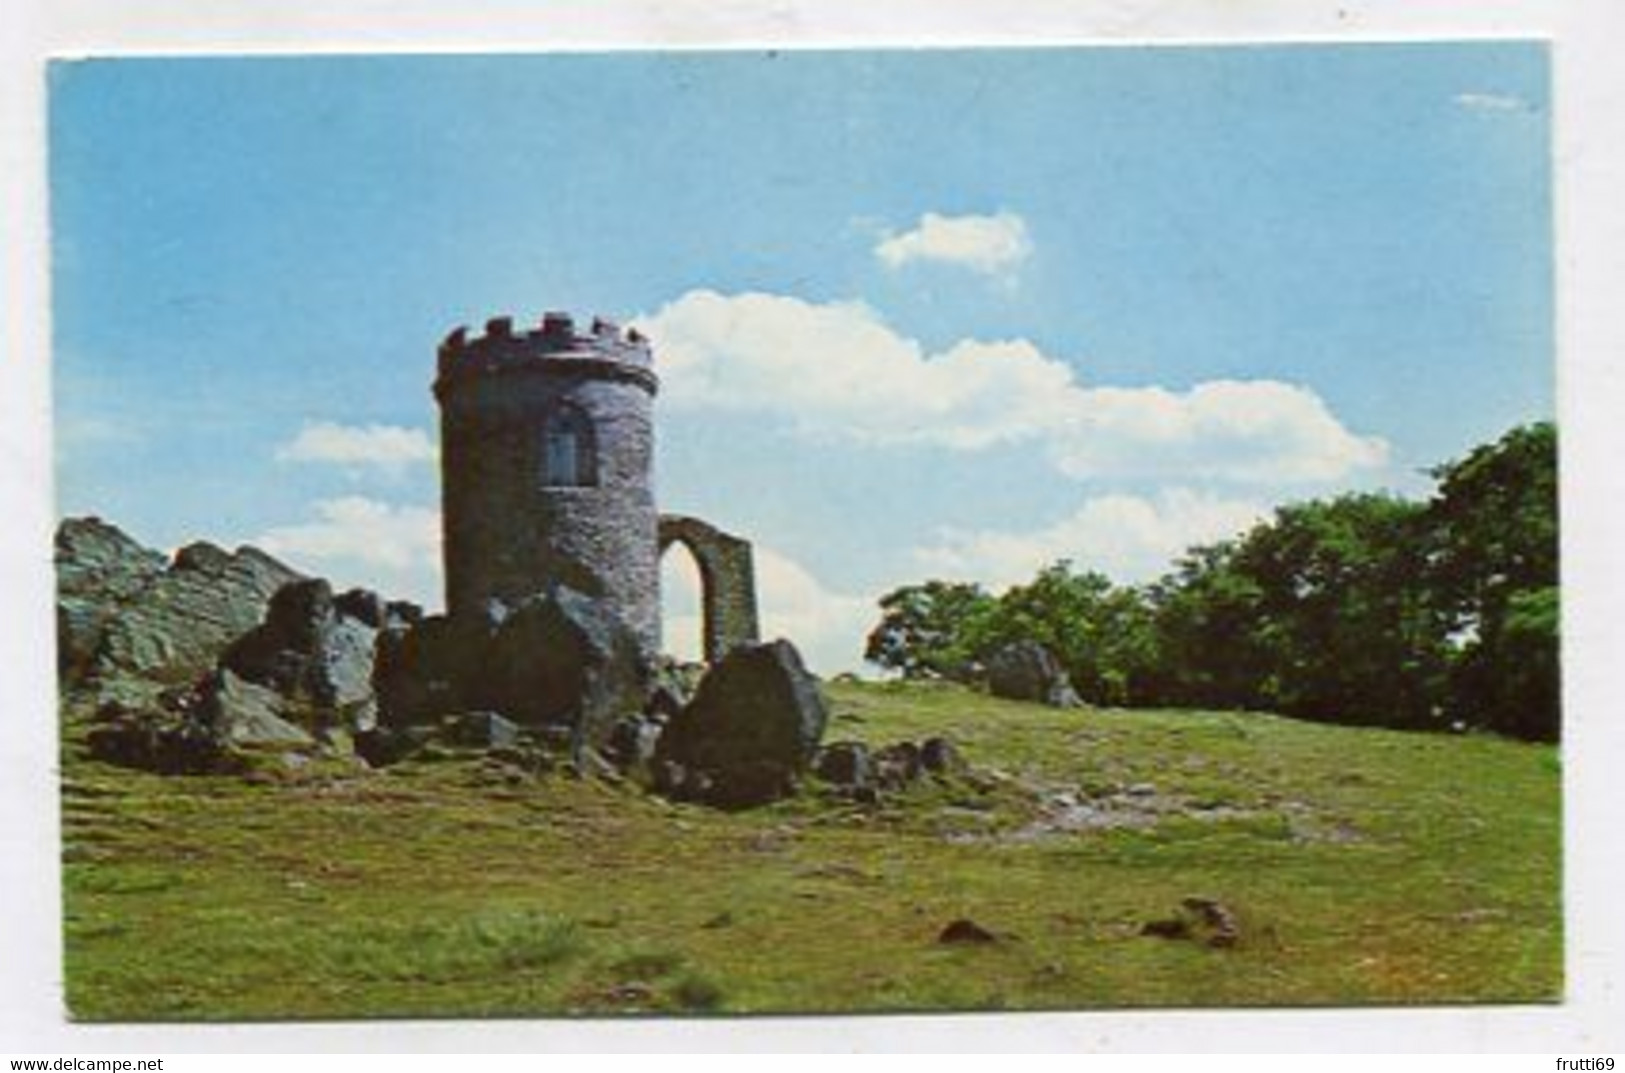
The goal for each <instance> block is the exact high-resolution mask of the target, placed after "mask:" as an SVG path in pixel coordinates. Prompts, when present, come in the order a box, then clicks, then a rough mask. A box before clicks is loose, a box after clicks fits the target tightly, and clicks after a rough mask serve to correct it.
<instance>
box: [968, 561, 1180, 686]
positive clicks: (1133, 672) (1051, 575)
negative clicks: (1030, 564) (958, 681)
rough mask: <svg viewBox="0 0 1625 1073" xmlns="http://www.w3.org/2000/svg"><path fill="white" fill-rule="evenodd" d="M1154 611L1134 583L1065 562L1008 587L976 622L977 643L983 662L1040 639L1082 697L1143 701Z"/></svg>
mask: <svg viewBox="0 0 1625 1073" xmlns="http://www.w3.org/2000/svg"><path fill="white" fill-rule="evenodd" d="M1151 625H1152V623H1151V614H1150V608H1149V607H1148V605H1147V604H1146V602H1145V599H1144V597H1143V596H1142V595H1141V594H1140V593H1139V592H1138V591H1136V590H1134V589H1131V588H1120V587H1118V586H1115V585H1113V584H1112V583H1111V581H1110V580H1109V579H1107V578H1106V576H1105V575H1103V574H1100V573H1096V572H1094V571H1084V572H1082V573H1079V572H1076V571H1074V570H1073V568H1072V564H1071V563H1070V562H1068V561H1066V560H1062V561H1061V562H1058V563H1055V564H1054V565H1052V566H1049V567H1046V568H1045V569H1043V570H1041V571H1040V572H1039V574H1038V576H1037V577H1035V578H1034V579H1033V580H1032V581H1030V582H1028V583H1027V584H1025V585H1018V586H1016V587H1015V588H1012V589H1010V590H1009V591H1008V592H1006V593H1005V594H1004V595H1003V596H1001V597H999V599H998V600H997V601H996V602H995V603H994V604H993V606H992V608H991V610H990V611H989V612H988V613H987V614H986V615H985V616H983V617H981V618H980V619H978V620H977V622H976V623H975V624H974V626H973V629H972V631H971V633H972V648H973V649H974V650H975V652H976V653H977V654H978V656H979V657H980V658H982V659H986V658H987V656H988V655H990V654H991V653H993V652H994V651H996V650H998V649H999V648H1000V647H1002V646H1003V645H1006V644H1010V643H1012V642H1015V641H1037V642H1038V643H1040V644H1042V645H1044V647H1046V648H1048V649H1049V650H1050V651H1051V652H1052V653H1054V654H1055V657H1056V659H1058V660H1059V661H1060V663H1061V666H1062V667H1064V668H1065V669H1066V672H1067V675H1068V676H1069V677H1070V678H1071V679H1072V685H1073V686H1074V688H1076V689H1077V691H1078V694H1079V695H1080V696H1081V697H1083V699H1084V700H1087V701H1090V702H1092V703H1096V704H1131V703H1138V702H1139V701H1140V700H1141V698H1142V694H1143V693H1144V682H1145V679H1146V678H1147V676H1148V674H1149V673H1150V671H1151V669H1152V668H1153V667H1154V666H1155V664H1156V653H1155V636H1154V634H1153V633H1152V628H1151Z"/></svg>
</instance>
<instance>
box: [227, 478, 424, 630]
mask: <svg viewBox="0 0 1625 1073" xmlns="http://www.w3.org/2000/svg"><path fill="white" fill-rule="evenodd" d="M312 507H313V510H314V513H315V515H316V516H315V518H314V519H313V520H310V521H306V522H301V523H298V524H294V525H285V526H279V527H277V528H274V529H270V530H267V531H266V532H265V533H263V534H261V535H260V536H259V537H258V538H256V539H254V540H253V541H251V543H253V544H256V545H257V546H259V547H261V548H263V549H265V550H266V551H268V552H270V553H271V554H273V555H276V556H279V557H282V558H285V559H287V560H288V561H289V563H290V564H292V565H294V566H297V567H298V568H300V569H301V570H306V571H308V572H310V573H314V574H320V575H322V576H324V577H328V578H330V579H331V580H332V581H334V582H335V583H338V584H340V585H364V586H367V587H368V588H374V589H377V590H378V591H379V592H381V593H383V595H385V596H387V597H391V598H405V599H409V600H416V601H418V602H419V603H422V604H425V605H428V606H438V605H439V604H440V602H441V591H440V513H439V512H438V511H436V510H434V509H432V508H429V507H414V506H401V505H396V504H391V503H385V502H381V501H379V500H376V499H368V498H366V497H364V496H344V497H342V498H339V499H323V500H318V501H317V502H316V503H314V504H313V505H312Z"/></svg>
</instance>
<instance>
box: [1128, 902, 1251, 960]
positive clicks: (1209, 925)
mask: <svg viewBox="0 0 1625 1073" xmlns="http://www.w3.org/2000/svg"><path fill="white" fill-rule="evenodd" d="M1140 934H1141V935H1151V936H1156V937H1158V938H1162V939H1189V940H1192V941H1195V942H1201V943H1205V944H1206V945H1208V946H1211V947H1215V948H1220V949H1222V948H1225V947H1231V946H1235V945H1236V943H1237V942H1238V941H1239V940H1240V939H1241V926H1240V924H1239V923H1238V922H1237V920H1236V915H1235V913H1233V912H1232V911H1231V910H1230V908H1229V907H1228V906H1226V905H1225V904H1224V903H1223V902H1220V901H1216V900H1215V899H1213V898H1197V897H1192V898H1186V899H1185V900H1184V901H1183V902H1181V903H1180V913H1179V915H1178V916H1173V917H1166V918H1164V919H1161V920H1150V921H1147V922H1146V923H1145V924H1144V925H1143V926H1142V927H1141V928H1140Z"/></svg>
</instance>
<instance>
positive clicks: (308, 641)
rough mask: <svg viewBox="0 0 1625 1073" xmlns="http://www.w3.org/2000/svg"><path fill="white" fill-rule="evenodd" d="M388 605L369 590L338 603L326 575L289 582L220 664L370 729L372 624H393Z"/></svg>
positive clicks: (373, 710) (373, 711)
mask: <svg viewBox="0 0 1625 1073" xmlns="http://www.w3.org/2000/svg"><path fill="white" fill-rule="evenodd" d="M369 597H370V599H368V598H369ZM384 608H385V604H384V602H383V601H382V600H381V599H380V598H379V597H377V596H376V595H375V594H372V593H367V592H365V591H364V590H351V592H349V593H346V594H345V596H344V598H343V599H342V600H340V599H336V598H335V597H334V595H333V590H332V587H331V586H330V585H328V583H327V582H326V581H324V580H322V579H321V578H310V579H307V580H301V581H293V582H289V583H288V584H286V585H284V586H282V588H280V589H278V590H277V591H276V594H275V595H274V596H272V597H271V603H270V606H269V608H268V609H267V611H266V615H265V621H264V622H262V623H261V624H260V625H259V626H257V627H255V628H254V629H252V630H250V631H249V632H248V633H245V634H244V635H243V636H242V637H240V638H238V639H237V640H236V641H235V642H233V643H232V645H231V646H230V647H229V648H228V649H227V650H226V652H225V654H224V655H223V656H222V657H221V660H220V662H221V666H222V667H225V668H227V669H229V670H231V671H232V672H234V673H235V674H237V675H239V676H241V677H242V678H244V679H246V680H248V681H250V682H253V683H256V684H258V685H261V686H264V687H266V688H268V689H272V690H275V691H276V692H277V693H280V694H281V695H283V696H284V697H288V698H291V699H294V700H298V701H301V702H303V703H306V704H308V705H311V706H314V707H317V708H322V709H327V710H329V711H331V712H332V713H334V715H335V717H337V718H338V719H339V720H340V721H341V722H343V723H345V724H346V725H348V726H350V727H351V728H352V729H357V730H365V729H367V728H368V727H370V726H371V725H372V724H373V722H374V721H375V715H376V705H375V702H374V699H373V689H372V675H373V650H374V647H375V644H376V640H377V636H378V629H377V627H376V626H374V625H373V623H374V622H377V623H378V624H380V625H381V624H383V623H384V622H385V621H386V615H385V611H384Z"/></svg>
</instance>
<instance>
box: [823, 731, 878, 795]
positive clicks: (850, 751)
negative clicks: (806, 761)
mask: <svg viewBox="0 0 1625 1073" xmlns="http://www.w3.org/2000/svg"><path fill="white" fill-rule="evenodd" d="M812 769H813V774H815V775H817V776H818V777H819V778H820V779H823V780H824V781H825V782H827V783H830V784H831V785H833V786H836V787H839V788H840V789H843V790H857V789H861V788H864V787H870V786H873V785H874V778H875V776H874V764H873V762H872V761H871V759H870V756H869V747H868V746H867V745H865V744H863V743H862V742H858V741H837V742H831V743H830V744H828V745H826V746H824V747H823V748H822V749H819V750H818V753H817V754H816V755H815V756H814V758H813V764H812Z"/></svg>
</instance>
